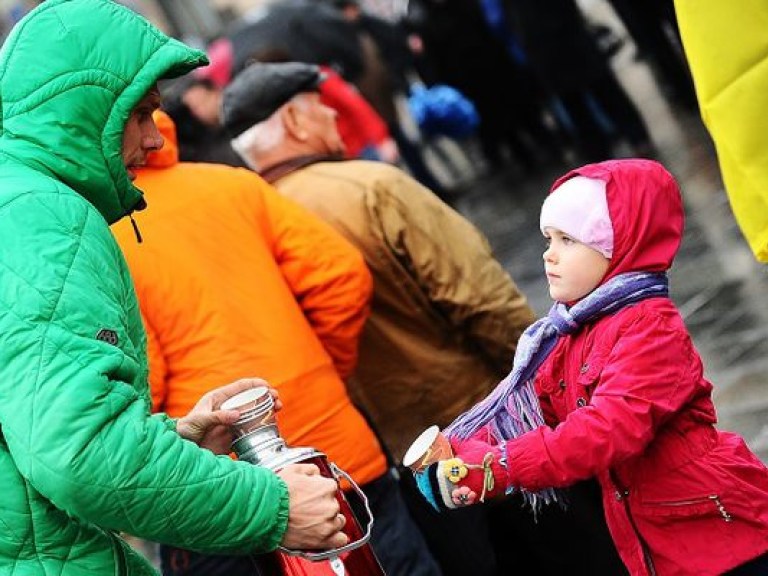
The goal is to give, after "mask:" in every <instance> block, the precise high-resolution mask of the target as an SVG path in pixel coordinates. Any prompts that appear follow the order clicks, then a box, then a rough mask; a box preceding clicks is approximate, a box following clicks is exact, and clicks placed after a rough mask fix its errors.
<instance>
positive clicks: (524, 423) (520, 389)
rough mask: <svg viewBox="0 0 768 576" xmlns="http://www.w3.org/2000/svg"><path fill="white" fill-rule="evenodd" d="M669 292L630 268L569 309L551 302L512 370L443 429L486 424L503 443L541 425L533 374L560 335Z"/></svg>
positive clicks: (460, 433) (451, 432) (536, 497)
mask: <svg viewBox="0 0 768 576" xmlns="http://www.w3.org/2000/svg"><path fill="white" fill-rule="evenodd" d="M668 295H669V287H668V280H667V276H666V274H664V273H650V272H629V273H627V274H620V275H618V276H615V277H614V278H612V279H611V280H609V281H608V282H606V283H605V284H603V285H602V286H599V287H598V288H596V289H595V290H593V291H592V292H591V293H590V294H588V295H587V296H586V297H584V298H583V299H582V300H580V301H579V302H577V303H576V304H574V305H573V306H572V307H571V308H568V307H566V306H565V305H564V304H562V303H560V302H556V303H555V304H554V306H552V308H551V309H550V311H549V314H548V315H547V316H545V317H544V318H542V319H540V320H538V321H536V322H534V323H533V324H531V325H530V326H529V327H528V328H527V329H526V331H525V332H524V333H523V335H522V336H521V337H520V341H519V342H518V344H517V350H516V351H515V360H514V363H513V365H512V371H511V372H510V373H509V374H508V375H507V376H506V377H505V378H504V379H503V380H502V381H501V382H499V384H498V385H497V386H496V388H495V389H494V390H493V392H491V393H490V394H489V395H488V396H487V397H486V398H485V399H484V400H482V401H481V402H479V403H478V404H476V405H475V406H474V407H473V408H471V409H470V410H468V411H467V412H465V413H464V414H462V415H460V416H459V417H458V418H456V420H454V421H453V422H452V423H451V424H450V425H449V426H448V427H447V428H446V429H445V430H444V433H445V434H446V435H447V436H449V437H455V438H458V439H462V440H463V439H467V438H469V437H470V436H472V435H473V434H474V433H475V432H477V431H478V430H479V429H480V428H482V427H483V426H486V425H488V428H489V430H490V432H491V435H492V436H493V438H494V439H495V440H496V441H497V442H502V441H504V440H508V439H512V438H517V437H519V436H521V435H522V434H525V433H526V432H529V431H531V430H534V429H536V428H538V427H539V426H543V425H544V418H543V416H542V414H541V406H540V405H539V400H538V398H537V396H536V392H535V391H534V389H533V377H534V375H535V374H536V370H538V368H539V366H541V364H542V363H543V362H544V360H546V358H547V356H549V354H550V352H552V350H553V349H554V347H555V344H557V341H558V339H559V337H560V336H565V335H567V334H573V333H575V332H577V331H578V330H579V329H580V328H581V327H582V326H584V325H585V324H588V323H590V322H594V321H595V320H597V319H598V318H601V317H603V316H607V315H609V314H612V313H614V312H616V311H617V310H620V309H621V308H624V307H625V306H628V305H630V304H633V303H635V302H639V301H640V300H645V299H646V298H655V297H667V296H668ZM523 494H524V496H525V498H526V500H527V501H528V502H529V503H530V504H532V505H533V507H534V509H535V508H537V506H538V503H539V501H540V500H543V502H544V503H549V502H550V501H552V500H557V496H556V494H555V491H554V490H551V489H548V490H544V491H542V492H539V493H537V494H532V493H529V492H526V491H523Z"/></svg>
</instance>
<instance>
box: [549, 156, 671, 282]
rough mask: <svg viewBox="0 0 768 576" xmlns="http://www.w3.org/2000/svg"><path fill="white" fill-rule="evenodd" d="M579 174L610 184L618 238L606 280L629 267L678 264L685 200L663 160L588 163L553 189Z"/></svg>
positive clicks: (660, 268)
mask: <svg viewBox="0 0 768 576" xmlns="http://www.w3.org/2000/svg"><path fill="white" fill-rule="evenodd" d="M574 176H585V177H587V178H597V179H600V180H603V181H604V182H605V184H606V195H607V199H608V212H609V213H610V217H611V223H612V224H613V234H614V238H613V257H612V258H611V265H610V267H609V269H608V272H607V273H606V275H605V278H603V282H605V281H607V280H609V279H610V278H612V277H614V276H616V275H618V274H623V273H625V272H637V271H645V272H663V271H665V270H668V269H669V268H670V267H671V266H672V262H673V260H674V258H675V255H676V254H677V250H678V248H679V247H680V242H681V240H682V235H683V226H684V216H683V202H682V198H681V195H680V188H679V187H678V185H677V182H675V179H674V178H673V176H672V175H671V174H670V173H669V172H668V171H667V170H666V169H665V168H664V167H663V166H662V165H661V164H659V163H658V162H655V161H653V160H643V159H635V158H633V159H622V160H608V161H606V162H600V163H597V164H587V165H586V166H582V167H581V168H577V169H575V170H572V171H570V172H569V173H567V174H566V175H565V176H562V177H561V178H559V179H558V180H557V181H556V182H555V183H554V184H553V185H552V188H551V189H550V192H551V191H552V190H554V189H555V188H557V187H558V186H560V185H561V184H562V183H563V182H565V181H566V180H568V179H570V178H573V177H574Z"/></svg>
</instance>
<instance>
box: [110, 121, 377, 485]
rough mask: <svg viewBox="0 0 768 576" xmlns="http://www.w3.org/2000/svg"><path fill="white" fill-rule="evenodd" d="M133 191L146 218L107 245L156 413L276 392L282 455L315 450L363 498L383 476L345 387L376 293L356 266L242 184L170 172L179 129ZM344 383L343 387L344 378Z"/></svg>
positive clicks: (248, 182)
mask: <svg viewBox="0 0 768 576" xmlns="http://www.w3.org/2000/svg"><path fill="white" fill-rule="evenodd" d="M156 121H157V123H158V126H159V127H160V129H161V132H162V133H163V136H164V137H165V140H166V144H165V146H164V147H163V149H162V150H161V151H159V152H157V153H153V154H151V155H150V158H149V160H148V166H147V167H146V168H144V169H142V170H140V171H139V175H138V178H137V180H136V185H137V186H138V187H139V188H140V189H142V190H143V191H144V193H145V197H146V200H147V204H148V206H149V208H148V209H147V210H146V211H142V212H139V213H136V214H135V215H134V217H135V219H136V222H137V223H138V226H139V229H140V230H141V234H142V236H143V242H142V243H138V242H137V240H136V236H135V234H134V231H133V230H132V228H131V225H130V223H126V222H125V220H123V221H122V222H119V223H117V224H115V225H114V226H113V231H114V233H115V236H116V237H117V240H118V242H119V243H120V246H121V247H122V249H123V252H124V253H125V256H126V259H127V260H128V265H129V267H130V269H131V273H132V275H133V278H134V282H135V284H136V291H137V293H138V297H139V303H140V306H141V312H142V315H143V317H144V323H145V325H146V329H147V336H148V349H149V366H150V374H149V379H150V384H151V386H152V399H153V405H154V406H153V407H154V409H155V410H163V411H165V412H167V413H168V414H170V415H171V416H181V415H184V414H186V413H187V412H188V411H189V410H190V409H191V408H192V407H193V406H194V404H195V403H196V402H197V400H198V399H199V398H200V396H201V395H202V394H203V393H204V392H206V391H207V390H210V389H211V388H215V387H217V386H220V385H222V384H226V383H228V382H231V381H234V380H237V379H239V378H243V377H248V376H258V377H261V378H264V379H266V380H267V381H269V382H270V384H271V385H273V386H274V387H275V388H277V389H278V390H279V392H280V398H281V399H282V401H283V405H284V408H283V410H282V411H281V412H280V413H279V415H278V426H279V428H280V432H281V434H282V436H283V437H284V438H285V439H286V441H287V442H288V444H289V445H293V446H312V447H314V448H317V449H318V450H321V451H323V452H324V453H326V454H327V455H328V457H329V459H330V460H332V461H333V462H335V463H336V464H338V465H339V466H340V467H341V468H342V469H344V470H346V471H347V472H349V473H350V474H351V475H352V477H353V478H354V479H355V480H356V481H357V482H358V484H365V483H366V482H369V481H371V480H373V479H375V478H377V477H379V476H380V475H381V474H383V473H384V472H385V470H386V461H385V458H384V455H383V453H382V450H381V447H380V445H379V443H378V441H377V439H376V437H375V436H374V434H373V432H372V431H371V429H370V428H369V426H368V425H367V423H366V422H365V420H364V419H363V417H362V416H361V414H360V413H359V412H358V411H357V409H356V408H355V407H354V406H353V405H352V403H351V402H350V399H349V397H348V395H347V391H346V388H345V386H344V382H343V381H342V377H346V376H348V375H349V374H350V372H351V371H352V370H353V368H354V365H355V362H356V359H357V358H356V357H357V340H358V336H359V333H360V330H361V329H362V326H363V323H364V321H365V318H366V316H367V313H368V302H369V298H370V295H371V290H372V282H371V277H370V274H369V272H368V270H367V268H366V267H365V263H364V261H363V258H362V256H361V255H360V254H359V253H358V252H357V250H356V249H355V248H353V247H352V245H351V244H349V243H347V241H346V240H344V239H343V238H342V237H341V236H339V235H338V233H336V232H335V231H334V230H333V229H331V228H330V227H328V226H327V225H326V224H325V223H323V222H321V221H320V220H318V219H317V218H316V217H314V216H312V215H311V214H309V213H308V212H305V210H304V209H303V208H301V207H300V206H298V205H296V204H294V203H293V202H291V201H289V200H287V199H285V198H283V197H282V196H281V195H279V194H278V193H277V192H275V191H274V190H273V189H272V187H271V186H270V185H269V184H267V183H266V182H264V181H263V180H262V179H261V178H260V177H259V176H257V175H256V174H254V173H253V172H250V171H248V170H244V169H239V168H232V167H229V166H219V165H215V164H198V163H186V162H181V163H180V162H179V161H178V154H177V148H176V139H175V128H174V126H173V123H172V121H171V120H170V119H169V118H168V117H167V116H165V115H164V114H162V113H159V114H158V115H157V116H156ZM340 375H341V376H340Z"/></svg>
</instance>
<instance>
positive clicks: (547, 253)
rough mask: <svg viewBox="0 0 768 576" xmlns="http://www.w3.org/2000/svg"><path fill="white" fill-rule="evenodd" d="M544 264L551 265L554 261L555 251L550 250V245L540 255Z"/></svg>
mask: <svg viewBox="0 0 768 576" xmlns="http://www.w3.org/2000/svg"><path fill="white" fill-rule="evenodd" d="M541 257H542V258H543V260H544V262H549V263H552V262H554V261H555V251H554V250H553V249H552V245H551V244H550V245H549V246H547V249H546V250H544V253H543V254H542V255H541Z"/></svg>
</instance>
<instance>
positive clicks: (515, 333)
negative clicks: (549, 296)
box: [222, 62, 534, 576]
mask: <svg viewBox="0 0 768 576" xmlns="http://www.w3.org/2000/svg"><path fill="white" fill-rule="evenodd" d="M321 81H322V76H321V74H320V73H319V70H318V69H317V67H315V66H312V65H308V64H300V63H295V62H289V63H282V64H253V65H252V66H250V67H249V68H247V69H246V70H244V71H243V72H242V73H241V74H240V75H239V76H237V77H236V78H235V80H234V81H233V82H232V83H231V84H230V85H229V87H228V88H227V89H226V90H225V92H224V100H223V108H222V109H223V119H224V123H225V127H226V128H227V129H228V130H229V131H230V133H231V134H232V135H233V136H235V139H234V140H233V142H232V144H233V147H234V148H235V150H236V151H237V152H238V153H240V154H241V156H242V157H243V159H244V160H245V161H246V162H247V163H248V164H249V166H250V167H251V168H252V169H254V170H256V171H257V172H259V173H260V174H261V175H262V177H264V178H265V179H266V180H267V181H269V182H271V183H273V184H274V185H275V187H276V188H277V189H278V190H279V191H280V192H281V193H283V194H284V195H286V196H288V197H289V198H291V199H293V200H295V201H297V202H298V203H299V204H302V205H303V206H304V207H306V208H308V209H309V210H311V211H312V212H314V213H315V214H317V215H318V216H319V217H320V218H322V219H323V220H325V221H327V222H328V223H329V224H331V225H332V226H333V227H334V228H336V230H338V231H339V232H341V234H342V235H344V236H345V237H346V238H347V239H348V240H350V241H351V242H352V244H354V245H355V246H357V248H358V249H359V250H360V251H361V252H362V254H363V256H364V257H365V261H366V263H367V264H368V267H369V268H370V270H371V273H372V275H373V301H372V303H371V315H370V317H369V319H368V322H367V323H366V326H365V328H364V329H363V334H362V336H361V340H360V347H359V356H358V364H357V369H356V371H355V374H354V375H353V377H352V378H351V379H350V381H349V382H348V387H349V389H350V394H351V397H352V399H353V400H354V401H355V402H356V403H357V404H358V405H359V406H361V407H362V408H363V409H364V410H365V411H366V412H367V413H368V414H369V415H370V417H371V419H372V421H373V423H374V425H375V427H376V429H377V430H378V431H379V433H380V434H381V437H382V438H383V440H384V443H385V445H386V446H387V447H388V449H389V451H390V453H391V454H392V457H393V459H394V460H395V461H396V462H398V463H399V462H400V461H401V459H402V456H403V454H404V452H405V450H406V449H407V447H408V446H409V444H410V443H411V442H412V441H413V440H414V439H415V438H416V436H417V435H418V434H419V433H420V432H421V431H422V430H424V429H425V428H426V427H427V426H429V425H431V424H437V425H439V426H441V427H442V426H445V425H447V424H448V423H450V422H451V421H452V420H453V419H454V418H455V417H456V416H458V415H459V414H460V413H462V412H463V411H465V410H467V409H468V408H469V407H471V406H472V405H473V404H474V403H475V402H477V401H478V400H480V399H481V398H484V397H485V396H486V395H487V394H488V392H489V391H490V390H491V389H492V388H493V387H494V386H495V385H496V384H497V383H498V382H499V380H500V379H501V378H502V377H504V376H505V375H506V374H507V372H508V371H509V370H510V368H511V367H512V358H513V356H514V352H515V349H516V346H517V340H518V338H519V337H520V335H521V334H522V332H523V330H524V329H525V328H526V327H527V326H528V325H529V324H530V323H532V322H533V320H534V314H533V311H532V310H531V308H530V307H529V305H528V303H527V301H526V298H525V296H524V295H523V294H522V293H521V292H520V291H519V290H518V288H517V286H516V285H515V283H514V282H513V281H512V279H511V278H510V277H509V275H508V274H507V273H506V272H505V271H504V269H503V268H502V266H501V265H500V264H499V262H498V261H497V260H496V259H495V258H494V257H493V254H492V253H491V249H490V246H489V245H488V242H487V240H486V239H485V237H484V236H483V235H482V234H481V233H480V232H479V231H478V230H477V228H475V227H474V226H473V225H472V224H471V223H470V222H468V221H467V220H466V219H465V218H463V217H462V216H461V215H460V214H458V213H457V212H455V211H454V210H453V209H451V208H450V207H449V206H448V205H447V204H445V203H444V202H442V201H441V200H440V199H439V198H437V196H435V195H434V194H433V193H432V192H430V191H429V190H428V189H426V188H424V187H423V186H422V185H421V184H419V183H418V182H416V181H415V180H414V179H413V178H411V177H410V176H408V175H407V174H405V173H404V172H403V171H402V170H400V169H398V168H396V167H394V166H390V165H386V164H384V163H381V162H368V161H364V160H341V157H342V153H343V143H342V141H341V138H340V137H339V134H338V130H337V129H336V124H335V114H334V112H333V110H331V109H330V108H327V107H325V106H323V105H322V104H321V103H320V102H319V99H318V94H317V93H316V92H315V89H316V87H317V85H318V83H319V82H321ZM409 476H410V475H406V476H404V487H405V488H406V492H405V493H406V495H408V494H409V489H410V490H412V486H410V485H409V484H408V479H409ZM421 505H422V503H419V502H416V503H414V504H413V506H412V507H411V512H412V513H413V514H414V515H416V516H417V520H418V521H419V522H420V523H421V524H422V526H424V527H426V528H425V537H426V538H427V540H428V541H429V542H430V545H431V546H432V548H433V551H434V552H436V556H437V557H438V559H439V561H440V563H441V565H442V567H443V569H444V571H445V573H446V574H449V573H451V574H473V575H475V576H479V575H485V574H493V573H494V572H495V568H494V567H493V566H492V563H493V559H492V557H493V555H494V552H493V550H490V549H489V548H488V541H487V539H485V538H484V537H483V533H484V531H486V530H487V524H486V522H485V519H484V516H483V514H482V511H481V510H480V509H477V510H473V511H470V512H469V513H466V512H464V511H463V513H462V517H461V518H455V517H451V518H448V519H447V520H444V519H443V518H436V517H435V515H434V514H431V513H430V512H429V511H424V510H420V509H419V508H420V506H421ZM419 516H422V519H421V520H419V518H418V517H419ZM470 516H473V518H470ZM439 523H442V524H443V526H438V524H439ZM439 532H442V535H440V534H439Z"/></svg>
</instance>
